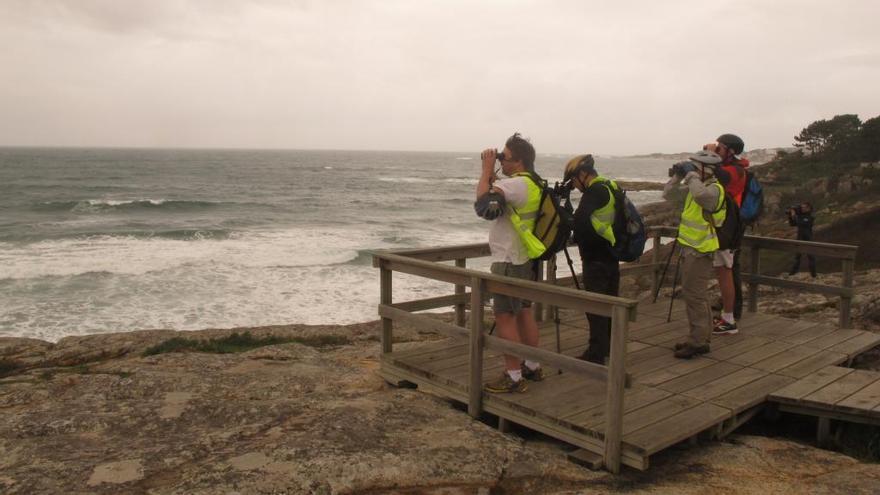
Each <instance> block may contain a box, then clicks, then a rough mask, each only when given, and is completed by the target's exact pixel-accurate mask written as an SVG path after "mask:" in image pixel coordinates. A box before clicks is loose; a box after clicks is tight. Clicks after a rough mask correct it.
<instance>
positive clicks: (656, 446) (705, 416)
mask: <svg viewBox="0 0 880 495" xmlns="http://www.w3.org/2000/svg"><path fill="white" fill-rule="evenodd" d="M731 415H732V414H731V412H730V410H729V409H725V408H723V407H721V406H716V405H715V404H708V403H703V404H699V405H697V406H696V407H693V408H690V409H688V410H686V411H683V412H681V413H679V414H676V415H674V416H670V417H668V418H666V419H664V420H662V421H659V422H657V423H653V424H650V425H648V426H646V427H644V428H642V429H640V430H637V431H635V432H632V433H630V434H628V435H624V437H623V440H624V442H626V443H628V444H630V445H633V446H638V448H639V449H641V450H642V451H644V452H645V453H646V454H649V455H650V454H653V453H655V452H658V451H660V450H662V449H664V448H666V447H669V446H671V445H674V444H676V443H678V442H680V441H682V440H684V439H686V438H690V437H692V436H694V435H696V434H697V433H699V432H701V431H703V430H705V429H707V428H710V427H711V426H713V425H716V424H718V423H720V422H721V421H724V420H725V419H727V418H729V417H731Z"/></svg>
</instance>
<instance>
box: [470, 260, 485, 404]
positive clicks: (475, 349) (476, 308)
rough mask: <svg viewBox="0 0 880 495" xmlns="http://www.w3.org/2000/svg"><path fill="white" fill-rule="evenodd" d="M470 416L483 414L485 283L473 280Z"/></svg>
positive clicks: (474, 278)
mask: <svg viewBox="0 0 880 495" xmlns="http://www.w3.org/2000/svg"><path fill="white" fill-rule="evenodd" d="M470 357H471V360H470V365H469V366H470V380H469V388H468V414H470V415H471V417H474V418H478V417H479V416H480V414H481V413H482V412H483V281H482V280H481V279H480V278H479V277H472V278H471V335H470Z"/></svg>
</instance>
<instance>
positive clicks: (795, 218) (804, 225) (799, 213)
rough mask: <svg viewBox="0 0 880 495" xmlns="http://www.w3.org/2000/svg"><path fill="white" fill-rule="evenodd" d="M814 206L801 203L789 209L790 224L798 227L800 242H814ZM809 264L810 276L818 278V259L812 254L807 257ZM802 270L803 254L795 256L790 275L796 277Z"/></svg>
mask: <svg viewBox="0 0 880 495" xmlns="http://www.w3.org/2000/svg"><path fill="white" fill-rule="evenodd" d="M814 221H815V217H813V205H811V204H810V203H806V202H804V203H801V205H800V206H798V207H795V208H789V209H788V224H789V225H791V226H792V227H797V238H798V240H799V241H812V240H813V222H814ZM807 264H808V265H809V266H810V276H812V277H813V278H816V258H815V257H814V256H813V255H812V254H808V255H807ZM800 269H801V253H797V254H796V255H795V256H794V265H792V267H791V271H789V272H788V274H789V275H794V274H795V273H797V272H798V271H799V270H800Z"/></svg>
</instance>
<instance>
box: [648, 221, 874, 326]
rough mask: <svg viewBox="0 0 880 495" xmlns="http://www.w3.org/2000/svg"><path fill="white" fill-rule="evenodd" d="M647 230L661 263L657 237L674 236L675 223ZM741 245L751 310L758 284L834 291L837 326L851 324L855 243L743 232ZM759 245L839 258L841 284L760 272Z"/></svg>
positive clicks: (656, 277)
mask: <svg viewBox="0 0 880 495" xmlns="http://www.w3.org/2000/svg"><path fill="white" fill-rule="evenodd" d="M649 230H650V233H651V236H652V238H653V242H654V245H653V247H654V252H653V258H652V261H653V262H654V263H653V264H654V266H657V265H659V264H660V250H659V249H657V247H658V246H659V245H660V238H661V237H671V238H674V237H676V235H677V231H676V228H675V227H652V228H651V229H649ZM741 249H742V251H743V252H748V253H749V272H748V273H743V274H742V279H743V281H745V282H746V283H748V286H749V295H748V310H749V311H750V312H755V311H757V310H758V287H759V286H761V285H769V286H773V287H782V288H785V289H795V290H799V291H803V292H815V293H819V294H830V295H837V296H839V297H840V302H839V304H838V310H839V313H840V327H841V328H850V326H851V325H852V321H851V318H850V310H851V307H852V297H853V294H854V292H855V290H854V289H853V270H854V267H855V259H856V252H857V251H858V249H859V248H858V246H850V245H846V244H830V243H826V242H812V241H797V240H793V239H778V238H774V237H759V236H753V235H746V236H744V237H743V241H742V246H741ZM762 249H768V250H774V251H784V252H789V253H802V254H809V255H813V256H819V257H825V258H832V259H839V260H840V261H841V264H842V268H841V271H842V273H843V276H842V279H841V284H840V285H839V286H834V285H825V284H818V283H812V282H801V281H797V280H787V279H783V278H779V277H771V276H768V275H762V274H761V250H762ZM659 273H660V271H659V269H656V270H655V272H654V289H655V290H656V288H657V284H659V283H660V277H659Z"/></svg>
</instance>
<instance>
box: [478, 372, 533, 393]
mask: <svg viewBox="0 0 880 495" xmlns="http://www.w3.org/2000/svg"><path fill="white" fill-rule="evenodd" d="M528 388H529V387H528V385H526V381H525V380H519V381H516V382H515V381H513V378H511V377H510V375H508V374H507V372H506V371H505V372H503V373H501V377H500V378H498V379H497V380H495V381H491V382H489V383H487V384H486V386H485V389H486V392H490V393H493V394H507V393H511V392H519V393H522V392H525V391H526V390H528Z"/></svg>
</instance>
